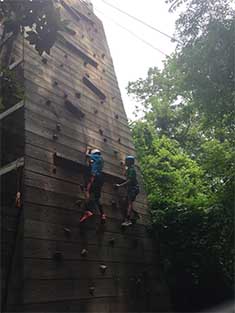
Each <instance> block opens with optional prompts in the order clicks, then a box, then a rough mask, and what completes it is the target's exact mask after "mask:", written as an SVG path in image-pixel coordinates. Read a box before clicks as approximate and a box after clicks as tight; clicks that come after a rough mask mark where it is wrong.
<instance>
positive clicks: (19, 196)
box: [15, 191, 21, 209]
mask: <svg viewBox="0 0 235 313" xmlns="http://www.w3.org/2000/svg"><path fill="white" fill-rule="evenodd" d="M15 203H16V208H17V209H20V208H21V193H20V192H19V191H18V192H17V193H16V200H15Z"/></svg>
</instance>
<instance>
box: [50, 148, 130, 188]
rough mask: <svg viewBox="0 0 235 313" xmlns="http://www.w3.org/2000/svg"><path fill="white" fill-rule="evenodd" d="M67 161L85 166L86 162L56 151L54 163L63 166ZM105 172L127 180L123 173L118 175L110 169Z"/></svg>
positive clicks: (114, 177) (113, 176) (115, 177)
mask: <svg viewBox="0 0 235 313" xmlns="http://www.w3.org/2000/svg"><path fill="white" fill-rule="evenodd" d="M65 162H69V163H72V164H74V165H82V166H83V167H84V162H81V161H79V160H78V159H74V158H72V157H69V156H67V155H65V154H61V153H58V152H55V154H54V164H55V165H59V166H61V167H63V163H65ZM65 168H66V166H65ZM103 173H104V174H105V175H107V176H111V177H112V179H114V180H116V179H117V177H118V178H120V179H121V180H122V181H123V182H124V181H125V180H126V179H125V176H123V175H118V174H115V175H114V174H113V173H112V172H109V171H105V170H104V171H103Z"/></svg>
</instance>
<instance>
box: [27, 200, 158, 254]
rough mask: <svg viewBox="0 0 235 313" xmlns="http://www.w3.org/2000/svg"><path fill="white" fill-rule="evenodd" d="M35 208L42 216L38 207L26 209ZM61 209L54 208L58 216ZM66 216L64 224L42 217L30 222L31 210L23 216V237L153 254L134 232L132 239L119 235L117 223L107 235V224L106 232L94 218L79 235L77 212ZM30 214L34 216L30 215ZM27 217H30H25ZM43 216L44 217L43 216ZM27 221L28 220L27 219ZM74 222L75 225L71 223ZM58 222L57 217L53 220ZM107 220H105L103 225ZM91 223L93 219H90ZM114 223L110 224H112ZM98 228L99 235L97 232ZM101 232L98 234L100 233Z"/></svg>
mask: <svg viewBox="0 0 235 313" xmlns="http://www.w3.org/2000/svg"><path fill="white" fill-rule="evenodd" d="M35 207H37V208H38V210H39V214H43V213H44V211H45V210H43V208H41V207H39V206H33V205H31V206H29V205H28V206H27V210H29V208H30V209H32V210H33V208H34V209H35ZM51 211H52V208H50V209H49V210H48V215H51V216H52V214H51ZM60 211H61V210H58V209H57V214H58V215H59V214H60ZM67 214H68V215H69V217H68V218H67V219H66V221H67V222H65V221H64V222H63V223H61V222H60V224H57V223H56V222H55V221H51V222H48V218H47V219H46V218H44V219H43V220H42V218H41V219H40V220H33V219H32V218H35V215H36V213H35V211H34V212H33V213H32V212H31V211H30V212H29V214H27V218H26V220H25V234H24V236H25V238H34V239H43V240H55V241H58V242H59V241H60V242H70V243H72V242H73V243H78V244H80V245H86V244H87V243H89V244H92V245H99V246H106V247H117V248H123V249H128V250H133V251H134V252H135V250H136V249H141V251H142V252H143V253H144V251H153V252H156V251H157V249H156V247H155V246H154V244H153V242H150V239H147V238H145V237H141V236H139V234H138V232H137V233H136V236H134V234H133V233H132V234H130V233H127V232H121V228H120V224H119V233H118V232H116V233H115V232H111V231H110V225H109V227H107V230H106V228H105V226H104V225H99V224H100V221H99V218H98V217H97V218H96V220H95V223H96V224H95V223H93V225H94V224H95V225H94V226H95V227H94V228H87V229H86V231H85V232H83V230H84V229H83V228H81V227H83V226H81V227H80V230H78V228H79V226H80V225H79V217H80V215H79V214H78V212H71V211H70V212H69V213H67ZM32 215H34V216H32ZM29 216H30V217H29ZM44 216H45V215H44ZM28 218H30V219H28ZM72 219H74V220H75V221H76V223H75V222H71V220H72ZM55 220H58V217H57V218H55ZM109 221H110V219H109V220H107V224H108V223H109ZM93 222H94V219H93ZM113 223H114V222H112V224H113ZM99 228H100V233H98V230H99ZM65 229H69V230H70V233H69V234H68V233H67V232H66V231H65ZM101 230H102V232H101ZM111 239H114V243H113V244H111V243H110V240H111Z"/></svg>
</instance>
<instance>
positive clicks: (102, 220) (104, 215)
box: [100, 213, 106, 223]
mask: <svg viewBox="0 0 235 313" xmlns="http://www.w3.org/2000/svg"><path fill="white" fill-rule="evenodd" d="M100 218H101V222H102V223H105V221H106V214H105V213H103V214H101V217H100Z"/></svg>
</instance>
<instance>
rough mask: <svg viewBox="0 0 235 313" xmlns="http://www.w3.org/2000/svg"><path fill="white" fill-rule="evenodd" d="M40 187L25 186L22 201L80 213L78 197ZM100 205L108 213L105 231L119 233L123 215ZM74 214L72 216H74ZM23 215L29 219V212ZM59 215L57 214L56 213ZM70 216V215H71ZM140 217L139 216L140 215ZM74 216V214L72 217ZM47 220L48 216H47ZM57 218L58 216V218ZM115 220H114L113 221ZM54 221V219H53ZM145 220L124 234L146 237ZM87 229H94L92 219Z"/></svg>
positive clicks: (94, 222)
mask: <svg viewBox="0 0 235 313" xmlns="http://www.w3.org/2000/svg"><path fill="white" fill-rule="evenodd" d="M38 186H40V185H39V184H38V185H36V186H35V187H34V186H28V185H26V186H25V193H24V201H25V202H29V203H31V204H39V205H43V206H46V207H54V208H61V209H66V210H71V212H72V211H75V213H76V212H77V214H78V213H80V212H81V211H80V209H79V208H78V206H77V205H76V201H77V200H78V197H77V196H76V197H74V196H72V195H71V194H69V195H68V194H62V193H60V191H59V190H56V191H49V190H43V189H42V188H38ZM102 205H103V206H104V210H105V211H106V213H107V212H108V216H110V218H108V220H107V223H106V225H105V229H106V231H109V232H116V233H120V230H121V229H120V223H121V220H122V219H123V215H122V212H121V210H117V209H116V208H112V207H111V206H110V205H109V206H107V205H105V204H104V203H103V202H102ZM75 213H74V214H75ZM25 214H27V215H28V216H29V217H30V211H27V210H25ZM58 214H59V212H58ZM71 214H72V213H71ZM140 215H141V214H140ZM74 216H76V214H75V215H74ZM48 218H49V216H48ZM58 218H59V216H58ZM114 218H115V219H114ZM55 220H56V217H55ZM77 220H78V216H77V218H75V219H74V221H77ZM147 223H148V222H147V220H146V221H145V220H144V218H143V217H142V219H141V220H140V221H139V222H138V224H136V225H132V227H131V228H128V230H126V231H125V232H126V233H127V234H131V233H133V234H135V235H136V236H146V235H147V232H146V228H145V226H144V225H142V224H147ZM86 227H87V228H96V220H95V219H92V221H89V224H88V225H86Z"/></svg>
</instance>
